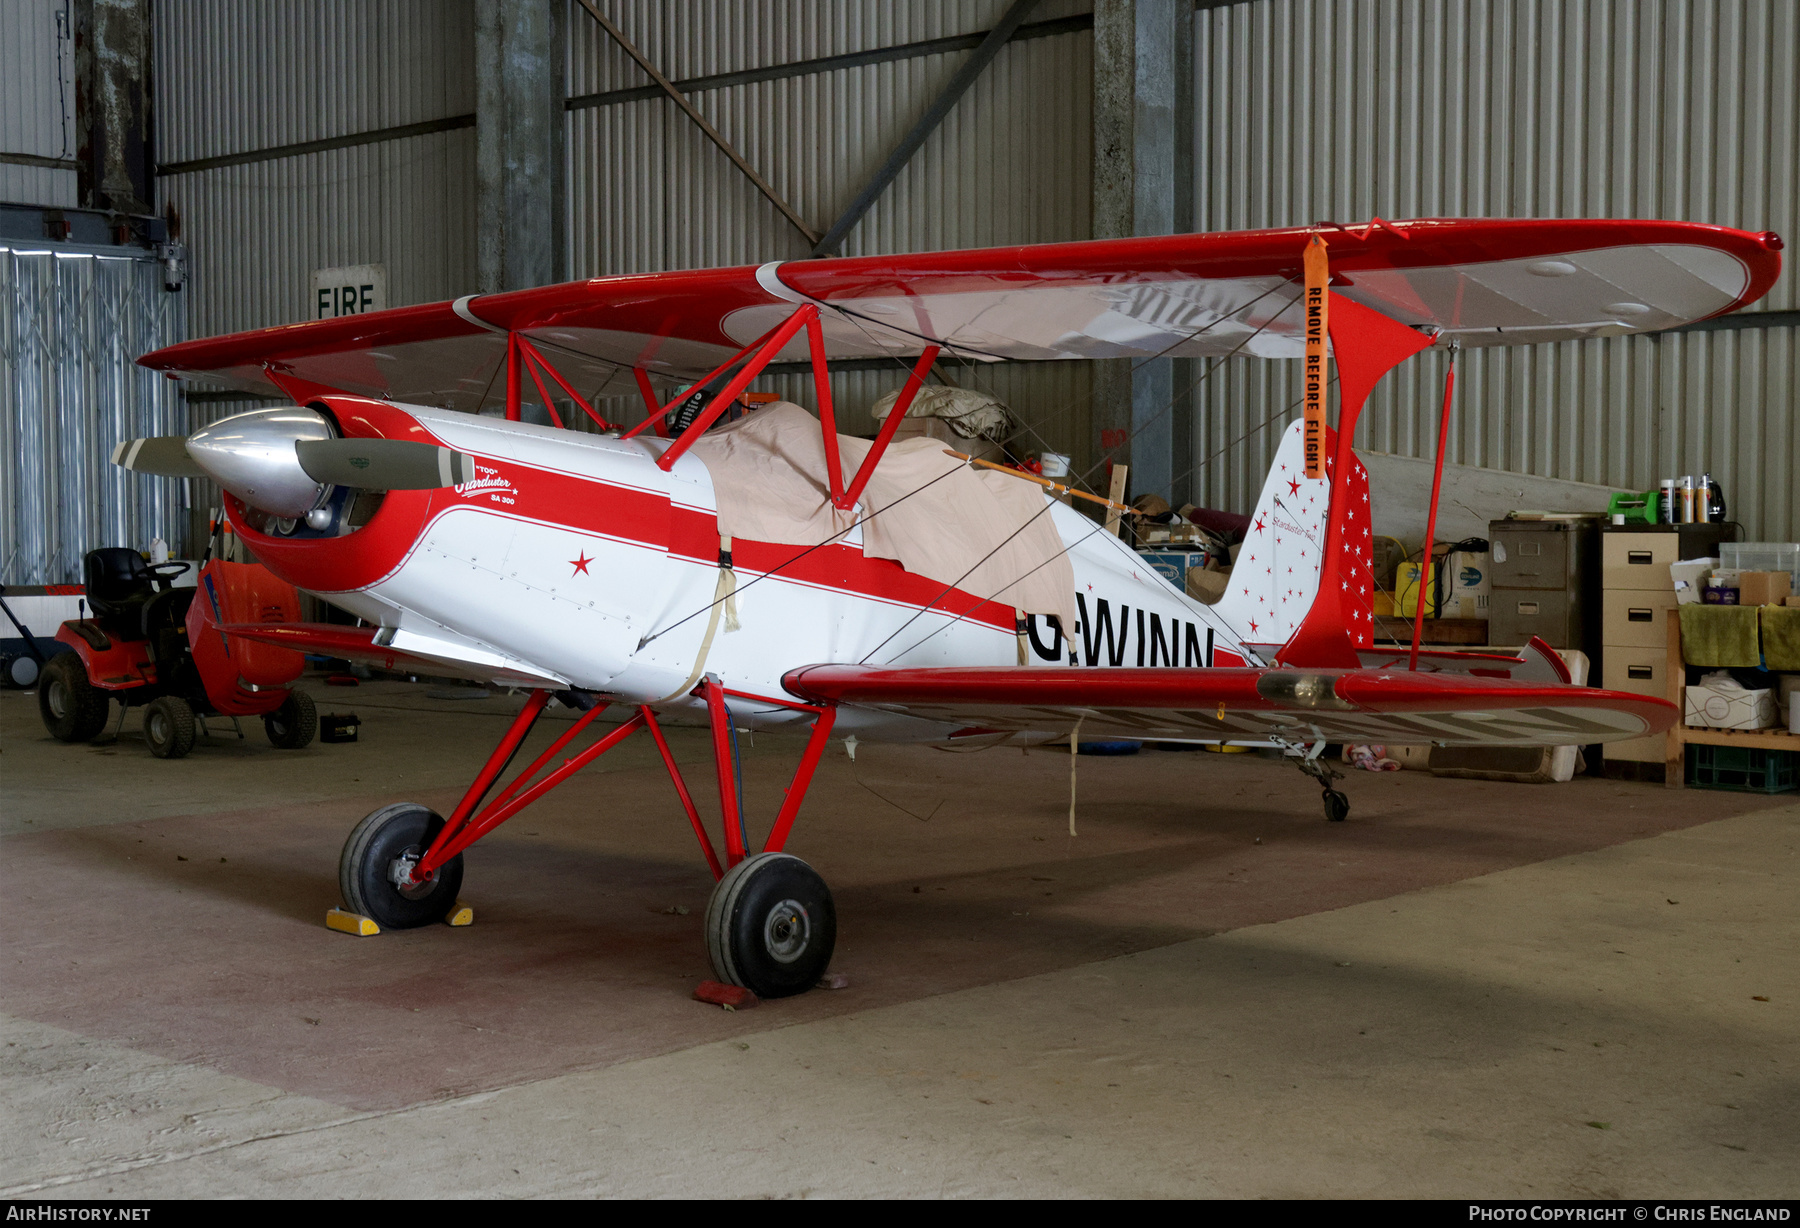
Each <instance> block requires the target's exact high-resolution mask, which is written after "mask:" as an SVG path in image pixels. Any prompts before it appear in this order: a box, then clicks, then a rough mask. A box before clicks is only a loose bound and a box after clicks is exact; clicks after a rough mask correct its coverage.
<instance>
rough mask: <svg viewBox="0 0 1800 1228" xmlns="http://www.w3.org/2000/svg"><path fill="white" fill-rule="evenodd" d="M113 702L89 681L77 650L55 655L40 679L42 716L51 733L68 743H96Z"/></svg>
mask: <svg viewBox="0 0 1800 1228" xmlns="http://www.w3.org/2000/svg"><path fill="white" fill-rule="evenodd" d="M110 704H111V701H110V700H109V699H107V697H106V692H105V691H102V690H101V689H100V688H98V687H96V686H95V685H94V684H93V683H91V682H89V681H88V676H87V671H86V670H85V669H83V668H82V664H81V657H80V656H78V655H77V654H75V653H72V652H65V653H61V654H59V655H57V656H54V657H51V658H50V664H48V665H46V666H45V667H44V673H43V676H42V677H41V678H39V679H38V715H39V716H40V717H42V718H43V720H44V728H45V729H48V730H49V731H50V736H51V737H53V738H60V739H61V740H62V741H64V742H92V741H93V740H94V739H95V738H97V737H99V736H100V731H101V730H102V729H105V728H106V716H107V712H108V711H109V710H110V708H109V706H110Z"/></svg>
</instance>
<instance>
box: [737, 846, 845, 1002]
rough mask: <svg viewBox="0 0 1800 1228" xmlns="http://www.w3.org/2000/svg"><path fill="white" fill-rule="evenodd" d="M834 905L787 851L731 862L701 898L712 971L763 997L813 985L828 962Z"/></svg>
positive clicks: (817, 881)
mask: <svg viewBox="0 0 1800 1228" xmlns="http://www.w3.org/2000/svg"><path fill="white" fill-rule="evenodd" d="M836 946H837V909H836V908H835V907H834V906H833V904H832V902H831V889H830V888H829V887H827V886H826V885H825V880H824V879H822V878H820V877H819V876H818V874H817V873H816V872H815V871H814V870H813V868H812V867H811V866H809V865H807V864H806V863H805V862H804V861H801V860H800V859H799V858H798V857H794V856H791V855H789V854H787V853H757V854H755V855H753V856H750V857H746V858H744V860H742V861H740V862H738V864H737V865H735V866H733V867H732V868H731V870H730V872H728V873H727V874H726V875H725V877H724V878H722V879H720V880H719V885H718V886H717V887H714V888H713V893H712V900H711V902H710V903H708V904H707V906H706V953H707V954H708V955H710V956H711V957H712V966H713V972H714V973H715V974H716V975H717V976H718V978H719V979H720V980H721V981H724V982H725V983H726V984H728V985H741V986H743V987H744V988H745V989H748V990H750V991H751V992H752V993H754V994H756V995H757V996H758V997H761V998H785V997H787V996H789V995H790V994H797V993H800V992H802V991H804V990H808V989H811V988H812V987H813V986H814V985H816V984H818V983H819V978H820V977H822V976H824V975H825V971H826V969H827V968H829V967H830V966H831V952H832V949H833V948H834V947H836Z"/></svg>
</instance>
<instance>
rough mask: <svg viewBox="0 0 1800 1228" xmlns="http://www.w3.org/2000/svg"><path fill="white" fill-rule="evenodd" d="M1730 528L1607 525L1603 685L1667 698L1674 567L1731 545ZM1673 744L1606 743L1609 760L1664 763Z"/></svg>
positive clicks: (1602, 549)
mask: <svg viewBox="0 0 1800 1228" xmlns="http://www.w3.org/2000/svg"><path fill="white" fill-rule="evenodd" d="M1736 536H1737V526H1736V525H1727V524H1679V525H1673V524H1662V525H1630V526H1623V525H1610V526H1608V527H1607V528H1606V529H1605V531H1604V532H1603V533H1602V534H1601V539H1600V570H1601V578H1602V582H1603V584H1604V585H1605V589H1604V591H1603V594H1602V597H1601V602H1600V605H1601V617H1600V634H1601V644H1602V651H1603V652H1604V653H1605V668H1604V669H1603V670H1602V672H1601V685H1602V686H1604V687H1606V688H1607V689H1608V690H1613V691H1630V692H1633V693H1635V694H1638V695H1654V696H1656V697H1657V698H1658V699H1667V698H1668V696H1669V682H1670V679H1669V677H1668V672H1669V619H1671V618H1675V617H1678V615H1676V614H1675V613H1674V611H1675V610H1677V609H1679V608H1680V607H1679V605H1678V603H1677V601H1676V598H1675V587H1674V583H1673V582H1672V581H1671V579H1670V577H1669V564H1670V563H1675V562H1679V561H1681V560H1682V559H1697V558H1712V557H1716V556H1717V555H1718V553H1719V543H1720V542H1722V541H1727V540H1731V539H1734V538H1735V537H1736ZM1667 751H1668V739H1667V738H1666V737H1663V736H1661V735H1659V736H1657V737H1653V738H1633V739H1631V740H1630V741H1628V742H1608V743H1607V744H1606V746H1605V747H1604V754H1605V756H1606V758H1608V759H1613V760H1624V761H1626V762H1632V763H1662V762H1664V760H1665V757H1666V755H1667Z"/></svg>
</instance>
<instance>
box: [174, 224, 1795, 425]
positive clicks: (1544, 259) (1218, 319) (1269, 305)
mask: <svg viewBox="0 0 1800 1228" xmlns="http://www.w3.org/2000/svg"><path fill="white" fill-rule="evenodd" d="M1314 233H1319V234H1322V235H1323V236H1324V237H1325V239H1326V241H1327V244H1328V246H1329V249H1330V258H1331V268H1332V274H1333V277H1332V282H1333V286H1334V288H1335V289H1336V290H1337V291H1338V293H1341V294H1343V295H1346V296H1348V297H1349V298H1352V299H1355V300H1357V301H1359V302H1361V303H1363V304H1364V305H1365V306H1368V307H1371V308H1374V309H1375V310H1377V311H1380V312H1381V313H1383V314H1384V315H1386V316H1389V317H1391V318H1393V319H1397V320H1399V321H1401V322H1403V323H1405V324H1409V325H1414V326H1420V327H1430V328H1434V329H1438V330H1441V333H1440V337H1439V340H1440V342H1441V343H1442V342H1448V341H1451V340H1454V341H1456V342H1458V343H1460V344H1461V345H1463V346H1482V345H1499V344H1517V343H1525V342H1538V341H1566V340H1573V339H1581V338H1586V337H1593V336H1605V335H1612V334H1618V333H1629V332H1646V331H1653V330H1656V329H1663V328H1669V327H1673V326H1675V325H1679V324H1685V323H1688V322H1690V321H1693V320H1697V319H1702V318H1704V317H1707V316H1713V315H1718V314H1721V313H1723V312H1727V311H1734V310H1737V309H1738V308H1741V307H1743V306H1744V305H1745V304H1747V303H1750V302H1752V301H1754V300H1756V299H1758V298H1760V297H1761V296H1762V295H1763V294H1764V293H1765V292H1767V290H1768V288H1769V287H1770V285H1772V284H1773V283H1774V281H1775V278H1776V276H1777V275H1778V274H1779V272H1780V266H1781V258H1780V255H1779V251H1780V248H1781V240H1780V239H1779V238H1778V237H1777V236H1775V235H1774V234H1772V233H1765V234H1752V233H1750V232H1747V231H1741V230H1732V229H1728V228H1725V227H1721V226H1707V225H1701V224H1697V223H1690V222H1668V221H1612V220H1588V221H1579V220H1578V221H1539V220H1499V219H1478V218H1476V219H1422V220H1416V221H1406V222H1394V223H1387V222H1382V223H1378V224H1371V225H1369V226H1367V227H1361V226H1358V227H1342V226H1335V225H1332V224H1329V223H1327V224H1321V226H1318V227H1308V228H1296V229H1284V230H1259V231H1242V232H1235V233H1226V234H1185V235H1169V236H1164V237H1158V238H1132V239H1115V240H1103V241H1093V242H1081V243H1059V244H1042V245H1036V246H1030V247H999V248H986V249H981V250H976V251H960V252H930V253H921V254H915V255H899V256H861V257H852V258H845V259H830V260H804V261H789V262H774V263H771V264H766V265H762V266H760V267H756V266H745V267H739V268H723V269H699V270H691V271H687V272H674V273H646V274H633V275H627V276H617V277H599V278H592V279H590V280H586V281H577V282H569V283H566V284H564V285H559V286H547V287H543V288H540V289H532V290H519V291H513V292H509V293H505V294H488V295H481V296H478V297H470V298H463V299H458V300H456V301H455V302H453V303H434V304H429V305H425V306H418V307H401V308H396V309H394V310H391V311H381V312H372V313H369V314H366V315H356V316H348V317H343V318H340V319H334V320H320V321H313V322H308V323H302V324H293V325H288V326H284V327H280V328H267V329H260V330H257V331H254V332H246V333H237V334H233V335H230V336H225V337H216V338H211V339H208V340H203V341H190V342H185V343H183V344H180V345H175V346H170V347H168V348H167V349H163V350H158V351H156V352H155V353H152V354H149V355H146V356H145V357H144V358H143V359H141V360H140V361H142V362H143V363H144V364H145V365H147V366H150V367H152V368H155V369H157V370H162V371H167V372H170V373H180V374H187V375H194V376H205V377H208V378H211V379H214V380H218V381H221V382H223V383H226V384H229V385H232V386H235V387H240V388H244V389H246V390H251V391H262V392H275V391H277V389H276V388H275V386H274V384H272V383H271V382H270V381H269V380H268V378H267V375H266V374H265V368H266V367H269V366H273V367H274V368H276V369H277V370H279V371H282V372H285V373H286V374H288V375H290V376H295V377H298V378H300V379H302V380H305V381H309V382H312V383H316V384H320V385H324V386H326V387H330V388H337V389H342V390H344V391H347V392H354V393H362V394H365V395H370V396H386V397H392V398H394V399H397V400H402V401H410V402H415V403H428V404H436V405H440V406H443V407H445V408H452V409H476V408H479V407H481V406H482V405H483V404H487V403H491V402H494V401H497V400H498V399H499V398H500V396H501V395H502V393H501V389H500V388H499V386H498V385H499V383H500V382H501V381H498V380H497V379H496V378H495V376H496V373H497V372H498V370H499V369H500V368H501V366H502V365H503V363H504V360H505V353H506V348H507V337H506V334H507V333H508V332H516V333H518V334H520V335H522V336H524V337H525V338H527V339H529V340H530V341H531V342H532V343H533V344H534V345H536V346H538V347H540V349H541V350H542V352H543V353H544V354H545V356H546V357H548V358H549V359H551V360H552V361H553V362H555V364H556V365H557V367H558V368H559V369H560V370H561V371H562V372H563V373H564V374H565V376H567V377H568V378H570V379H571V380H572V381H573V382H574V383H575V384H576V385H577V387H578V388H580V389H581V390H582V391H583V392H584V393H591V394H596V395H597V394H599V393H600V392H609V391H611V392H623V391H629V390H630V389H631V388H632V387H633V377H632V374H631V372H632V369H633V368H635V369H637V370H639V371H642V372H644V373H645V374H647V375H651V376H663V377H667V378H668V379H671V380H673V379H691V378H694V377H697V376H699V375H701V374H704V373H705V372H707V371H709V370H711V369H712V368H713V367H715V366H716V365H718V364H719V363H721V362H723V361H724V360H725V359H727V358H729V357H730V356H731V354H733V353H735V352H736V351H737V350H738V349H739V348H740V347H742V346H744V345H747V344H749V343H750V342H752V341H754V340H755V339H757V338H758V337H760V336H761V335H763V334H764V333H766V332H767V331H768V330H769V329H771V328H772V327H773V326H774V325H776V324H778V323H779V322H780V321H781V320H783V319H784V318H785V317H786V316H787V315H789V314H791V313H792V312H793V310H794V309H795V307H796V305H798V304H801V303H809V302H810V303H816V304H818V305H819V306H820V308H821V314H822V317H823V318H822V323H823V326H824V335H825V345H826V350H827V354H828V356H829V357H831V358H880V357H886V356H894V357H903V356H907V355H914V354H918V353H919V352H920V351H921V350H922V349H923V348H924V347H925V346H926V345H928V344H929V345H939V346H942V347H945V348H946V349H948V350H950V351H951V352H952V353H956V354H960V355H962V356H964V357H968V358H972V359H976V360H999V359H1070V358H1143V357H1148V356H1151V355H1157V354H1169V355H1171V356H1174V357H1205V356H1213V355H1222V354H1226V353H1234V352H1239V351H1240V350H1241V351H1242V352H1245V353H1250V354H1257V355H1261V356H1264V357H1271V358H1273V357H1297V356H1298V355H1299V354H1300V352H1301V348H1302V342H1301V336H1300V333H1301V315H1300V310H1299V308H1298V306H1297V305H1296V302H1297V299H1298V295H1299V289H1298V281H1299V279H1300V275H1301V270H1300V258H1301V251H1302V249H1303V248H1304V246H1305V244H1306V241H1307V239H1308V237H1309V236H1310V235H1312V234H1314ZM805 356H806V340H805V338H804V337H796V338H795V339H794V341H793V342H792V343H791V345H790V347H789V349H788V350H786V351H784V352H783V354H782V356H781V357H782V358H784V359H793V360H799V359H802V358H804V357H805Z"/></svg>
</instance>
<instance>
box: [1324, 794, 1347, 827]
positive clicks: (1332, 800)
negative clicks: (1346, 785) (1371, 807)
mask: <svg viewBox="0 0 1800 1228" xmlns="http://www.w3.org/2000/svg"><path fill="white" fill-rule="evenodd" d="M1325 817H1326V818H1327V819H1329V820H1330V821H1331V822H1333V823H1342V822H1343V821H1344V820H1345V819H1347V818H1349V817H1350V799H1349V798H1348V797H1346V796H1344V795H1343V794H1342V793H1340V792H1338V791H1337V790H1336V789H1327V790H1325Z"/></svg>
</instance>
